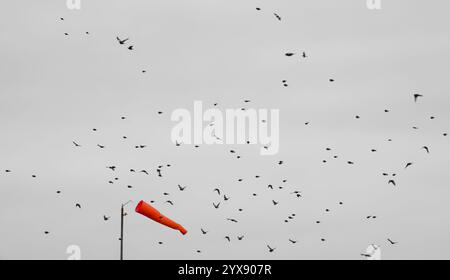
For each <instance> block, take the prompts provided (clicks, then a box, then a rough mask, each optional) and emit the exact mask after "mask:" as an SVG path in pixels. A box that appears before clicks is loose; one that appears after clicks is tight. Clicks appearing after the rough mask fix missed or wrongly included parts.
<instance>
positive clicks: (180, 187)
mask: <svg viewBox="0 0 450 280" xmlns="http://www.w3.org/2000/svg"><path fill="white" fill-rule="evenodd" d="M186 188H187V187H182V186H181V185H178V189H179V190H180V191H184V190H186Z"/></svg>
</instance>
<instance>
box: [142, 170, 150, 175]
mask: <svg viewBox="0 0 450 280" xmlns="http://www.w3.org/2000/svg"><path fill="white" fill-rule="evenodd" d="M141 173H144V174H146V175H149V174H148V171H147V170H141Z"/></svg>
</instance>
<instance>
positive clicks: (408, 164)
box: [405, 162, 414, 169]
mask: <svg viewBox="0 0 450 280" xmlns="http://www.w3.org/2000/svg"><path fill="white" fill-rule="evenodd" d="M413 164H414V163H412V162H408V163H407V164H406V166H405V169H408V168H409V167H411V166H412V165H413Z"/></svg>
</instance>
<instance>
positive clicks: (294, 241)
mask: <svg viewBox="0 0 450 280" xmlns="http://www.w3.org/2000/svg"><path fill="white" fill-rule="evenodd" d="M289 242H291V243H292V244H297V242H298V241H296V240H292V239H289Z"/></svg>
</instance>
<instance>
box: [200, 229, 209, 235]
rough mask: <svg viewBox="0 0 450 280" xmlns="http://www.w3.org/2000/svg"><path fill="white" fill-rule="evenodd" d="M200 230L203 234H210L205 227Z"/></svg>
mask: <svg viewBox="0 0 450 280" xmlns="http://www.w3.org/2000/svg"><path fill="white" fill-rule="evenodd" d="M200 230H201V231H202V234H203V235H206V234H208V231H206V230H204V229H202V228H201V229H200Z"/></svg>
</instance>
